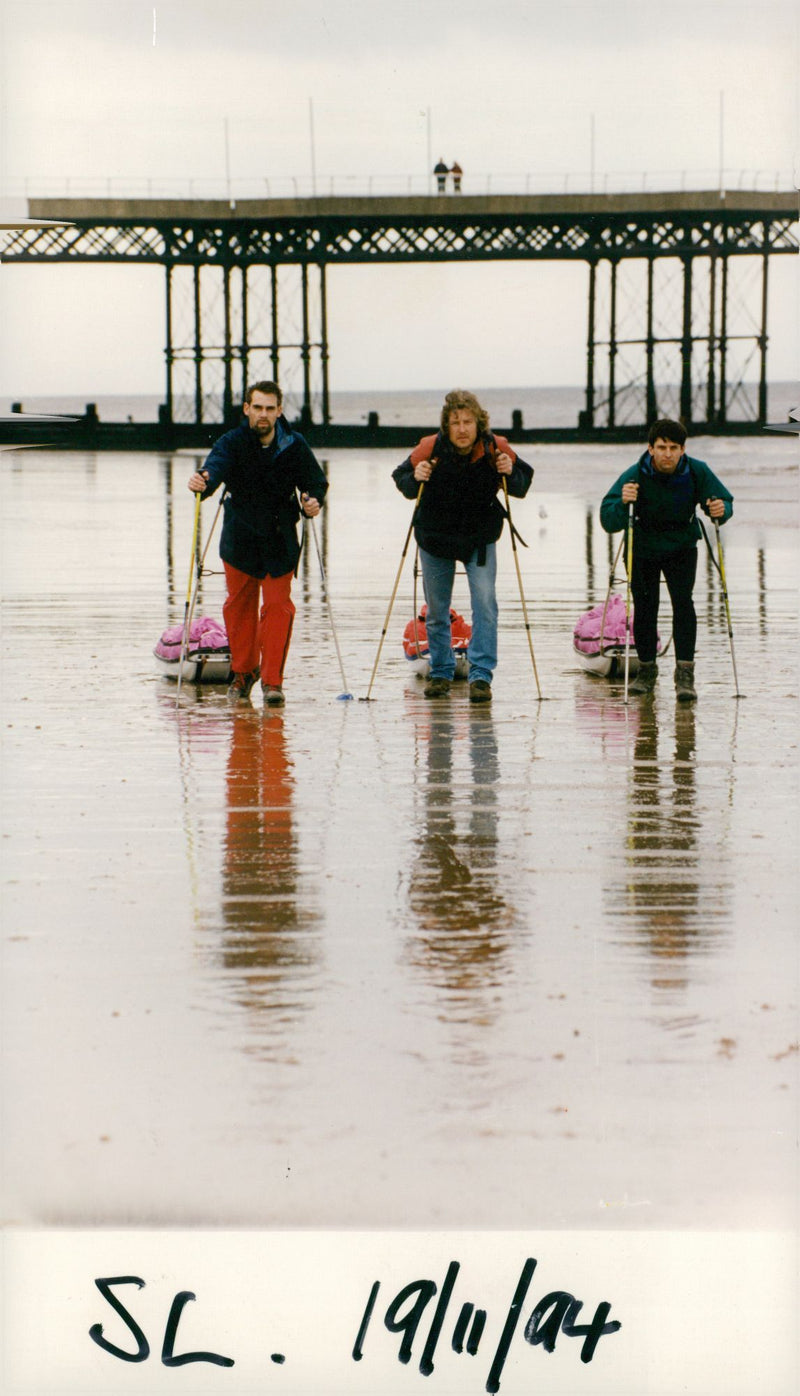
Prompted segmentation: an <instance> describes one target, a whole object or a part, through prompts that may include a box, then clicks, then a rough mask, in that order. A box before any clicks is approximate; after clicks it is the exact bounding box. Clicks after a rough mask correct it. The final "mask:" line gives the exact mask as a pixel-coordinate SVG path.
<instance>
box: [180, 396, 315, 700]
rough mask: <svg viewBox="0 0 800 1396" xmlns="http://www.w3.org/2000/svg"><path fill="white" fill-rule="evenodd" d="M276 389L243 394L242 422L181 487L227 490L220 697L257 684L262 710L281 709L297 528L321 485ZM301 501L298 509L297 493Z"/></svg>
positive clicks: (241, 694)
mask: <svg viewBox="0 0 800 1396" xmlns="http://www.w3.org/2000/svg"><path fill="white" fill-rule="evenodd" d="M282 402H283V398H282V394H281V390H280V388H279V387H278V384H277V383H273V382H266V381H264V382H260V383H254V384H253V386H252V387H251V388H248V390H247V394H246V396H245V401H244V407H243V409H242V410H243V412H244V416H245V421H244V422H243V423H242V425H241V426H238V427H235V428H234V430H233V431H228V432H226V433H225V435H224V436H221V437H220V439H219V441H217V443H216V444H215V446H214V447H213V448H212V450H211V453H210V455H209V456H208V458H207V460H206V462H205V464H204V466H203V468H202V470H199V471H197V472H196V473H195V474H194V475H192V476H190V478H189V481H188V484H189V489H190V490H192V491H193V492H194V493H195V494H199V495H200V496H201V498H202V499H208V498H210V496H211V495H212V494H214V493H215V491H216V490H217V489H218V488H219V486H220V485H224V486H225V503H224V509H225V521H224V523H223V526H222V536H221V538H220V545H219V552H220V557H221V558H222V562H223V566H224V568H225V580H226V583H227V589H228V595H227V598H226V601H225V604H224V606H223V608H222V613H223V617H224V620H225V626H226V628H227V631H228V640H229V643H230V648H231V667H232V669H233V679H232V682H231V685H230V688H229V689H228V696H229V697H230V698H231V699H232V700H233V701H239V700H245V699H247V698H249V696H250V693H251V690H252V689H253V687H254V685H255V684H256V683H257V682H258V680H259V678H260V679H261V688H262V692H263V698H264V702H265V703H266V704H268V705H269V706H279V705H280V704H282V703H283V702H284V694H283V675H284V669H285V666H286V657H287V655H288V652H289V642H290V640H291V635H292V625H293V622H294V616H295V605H294V602H293V601H292V596H291V589H292V577H293V576H294V573H295V569H296V567H297V563H298V560H299V557H300V544H299V542H298V538H297V521H298V519H299V518H300V516H301V509H302V512H303V513H304V514H306V515H307V516H308V518H315V517H316V515H317V514H319V512H320V508H321V506H322V501H323V500H324V498H325V495H326V492H327V489H328V482H327V480H326V479H325V476H324V474H323V472H322V469H321V467H320V465H319V463H318V461H317V459H316V457H315V456H314V454H313V452H312V451H311V449H310V447H309V446H308V444H307V442H306V441H304V439H303V437H302V436H300V435H299V433H298V432H296V431H293V430H292V428H291V427H290V426H289V424H288V422H287V421H286V419H285V417H283V416H282V415H281V408H282ZM298 493H299V494H300V503H298V500H297V495H298Z"/></svg>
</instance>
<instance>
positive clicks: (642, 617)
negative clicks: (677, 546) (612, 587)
mask: <svg viewBox="0 0 800 1396" xmlns="http://www.w3.org/2000/svg"><path fill="white" fill-rule="evenodd" d="M662 573H663V576H664V581H665V582H666V584H667V590H668V592H669V597H670V601H671V602H672V635H673V641H674V646H673V648H674V652H675V658H676V660H678V659H683V660H687V659H688V660H691V659H694V649H695V642H696V640H697V616H696V614H695V609H694V602H693V600H692V592H693V591H694V580H695V577H696V576H697V548H696V547H695V546H694V545H693V546H692V547H691V548H682V549H681V551H680V552H677V553H655V554H653V555H652V556H650V557H648V556H646V555H645V556H643V555H642V553H641V551H639V552H637V549H636V536H635V534H634V540H633V566H632V568H631V592H632V595H633V640H634V644H635V645H636V653H637V654H638V656H639V659H640V660H641V661H642V662H643V663H647V662H649V661H650V660H652V659H655V657H656V626H657V622H658V598H659V579H660V577H661V575H662Z"/></svg>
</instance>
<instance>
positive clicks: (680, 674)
mask: <svg viewBox="0 0 800 1396" xmlns="http://www.w3.org/2000/svg"><path fill="white" fill-rule="evenodd" d="M675 697H676V698H677V700H678V702H679V703H693V702H694V701H695V699H696V697H697V693H696V692H695V687H694V661H693V660H689V659H676V661H675Z"/></svg>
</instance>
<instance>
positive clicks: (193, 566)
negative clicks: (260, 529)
mask: <svg viewBox="0 0 800 1396" xmlns="http://www.w3.org/2000/svg"><path fill="white" fill-rule="evenodd" d="M199 527H200V494H199V493H197V494H196V495H195V497H194V526H193V528H192V554H191V559H190V562H189V580H188V582H187V583H186V604H185V606H184V608H183V635H182V636H181V657H180V660H179V662H178V687H177V690H176V693H175V706H176V707H177V705H178V699H179V698H180V696H181V681H182V679H183V665H184V661H185V659H186V654H187V651H188V649H189V625H190V607H191V604H192V580H193V578H194V576H195V572H196V570H197V532H198V529H199Z"/></svg>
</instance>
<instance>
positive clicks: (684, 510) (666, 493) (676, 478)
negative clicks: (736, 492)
mask: <svg viewBox="0 0 800 1396" xmlns="http://www.w3.org/2000/svg"><path fill="white" fill-rule="evenodd" d="M629 481H632V482H633V483H634V484H637V485H638V486H639V496H638V499H637V500H636V503H635V504H634V506H633V513H634V529H635V535H634V536H635V538H636V545H637V547H639V548H640V550H641V552H642V553H643V554H644V555H652V554H654V553H672V552H679V551H680V550H682V549H683V548H691V547H693V546H694V545H695V544H696V543H697V540H698V538H700V537H701V529H700V524H699V521H698V519H697V516H696V513H695V510H696V509H697V508H698V506H699V507H700V508H701V509H702V510H703V512H704V513H705V514H708V508H707V506H706V500H707V499H721V500H723V501H724V504H725V513H724V515H723V517H722V518H721V519H720V523H726V522H727V520H728V519H729V518H730V517H731V515H732V513H733V495H732V494H731V493H730V491H729V490H727V489H726V488H725V486H724V485H723V484H722V482H721V481H720V480H718V479H717V477H716V475H715V474H714V473H713V471H711V470H709V468H708V466H707V465H706V463H705V461H702V460H694V459H693V457H692V456H687V455H686V454H685V453H684V454H683V455H682V456H681V458H680V460H679V462H678V466H677V469H676V470H675V471H674V472H673V473H672V474H671V475H668V474H665V473H662V472H660V471H658V470H656V469H655V467H654V465H653V459H652V456H651V455H650V452H649V451H645V452H644V453H643V454H642V455H641V456H640V457H639V460H638V461H637V462H636V464H635V465H632V466H630V467H629V468H628V469H627V470H624V471H623V472H622V474H621V475H620V477H619V479H617V480H615V481H614V484H613V485H612V486H611V489H610V490H609V491H608V494H607V495H606V497H605V499H604V500H603V502H602V504H601V505H600V522H601V524H602V525H603V528H604V529H605V531H606V533H619V532H620V531H621V530H622V529H624V528H627V525H628V505H627V504H623V502H622V489H623V486H624V485H626V484H628V482H629Z"/></svg>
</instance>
